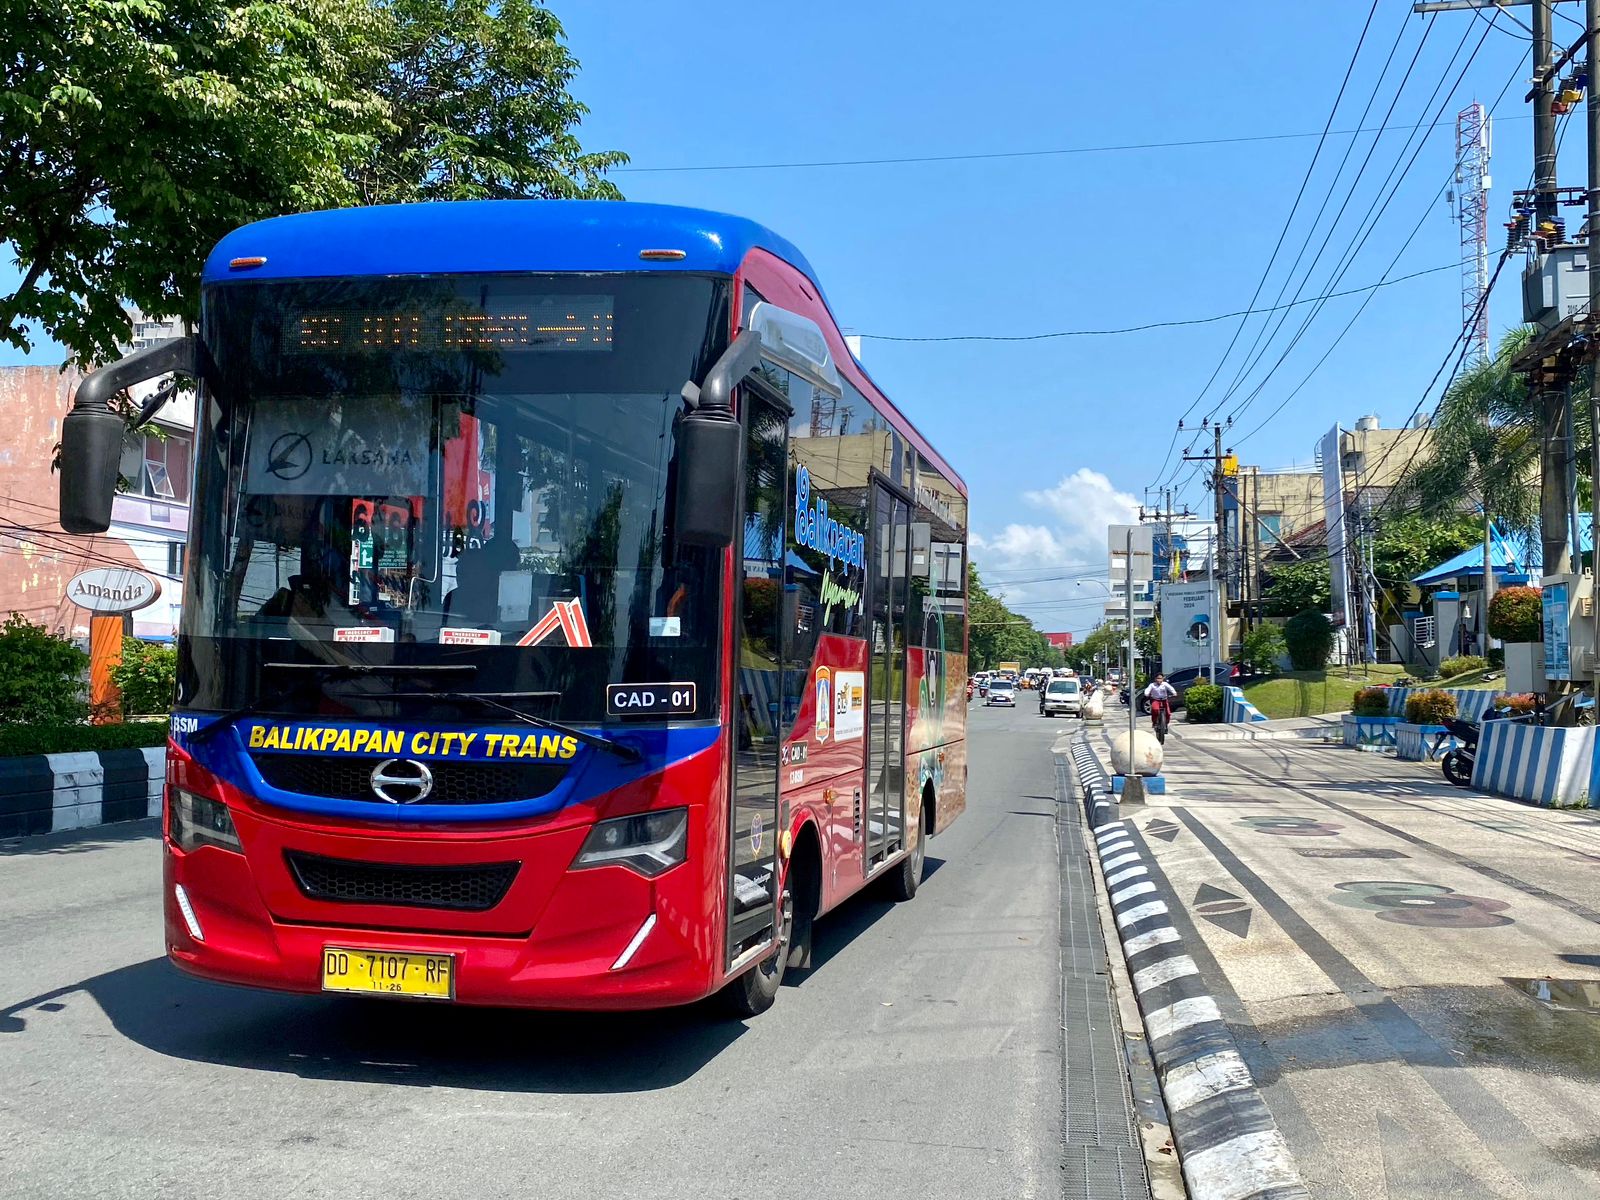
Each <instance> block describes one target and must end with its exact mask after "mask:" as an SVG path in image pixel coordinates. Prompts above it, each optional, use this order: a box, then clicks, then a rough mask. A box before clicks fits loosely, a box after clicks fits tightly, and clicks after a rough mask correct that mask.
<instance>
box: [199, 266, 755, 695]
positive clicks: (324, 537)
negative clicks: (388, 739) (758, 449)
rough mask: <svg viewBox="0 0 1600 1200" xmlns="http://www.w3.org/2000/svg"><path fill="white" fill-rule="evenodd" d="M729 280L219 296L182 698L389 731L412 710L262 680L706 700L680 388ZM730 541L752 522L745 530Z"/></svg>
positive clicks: (706, 648) (575, 279) (338, 288)
mask: <svg viewBox="0 0 1600 1200" xmlns="http://www.w3.org/2000/svg"><path fill="white" fill-rule="evenodd" d="M724 291H725V288H724V285H722V284H720V283H718V282H716V281H713V280H710V279H705V278H699V277H692V276H660V275H653V276H647V275H638V276H634V275H615V276H604V275H590V276H543V277H540V276H533V277H530V276H516V277H509V276H508V277H489V278H485V277H482V276H467V277H457V278H430V279H409V280H345V281H330V282H324V281H299V282H293V283H264V284H245V285H238V284H235V285H228V286H223V287H218V288H215V289H213V291H212V293H211V294H210V295H209V296H208V297H207V306H206V318H205V341H206V345H207V347H208V349H209V350H210V352H211V355H212V358H213V361H214V363H215V368H216V369H215V371H214V372H213V373H212V376H211V378H210V379H209V380H208V382H207V385H206V386H205V388H204V390H203V394H202V410H201V423H202V431H201V447H202V448H201V461H200V463H199V466H198V472H197V484H196V492H195V505H196V509H197V512H198V514H199V515H198V519H197V538H196V546H195V548H194V554H193V559H192V561H193V566H194V569H193V570H192V571H191V573H190V578H191V580H192V581H193V582H192V590H191V593H190V602H189V603H188V604H186V605H185V609H184V627H183V631H182V637H181V638H180V651H181V654H180V658H181V665H180V693H182V696H181V698H182V700H183V703H185V704H187V705H190V706H192V707H196V708H202V709H204V708H211V709H229V708H233V707H237V706H239V705H243V704H257V705H265V706H266V707H271V706H272V704H273V703H276V704H277V706H278V707H280V708H286V709H287V710H289V711H299V710H303V709H304V708H305V706H306V704H307V703H308V700H307V695H311V696H314V702H315V704H316V706H317V707H318V708H319V709H321V710H322V711H328V710H329V708H330V706H331V707H333V708H334V709H337V708H339V707H340V706H345V707H348V708H349V709H350V710H351V711H353V712H364V713H370V712H371V711H372V710H371V706H372V705H373V704H388V705H391V706H392V705H394V704H397V703H398V704H401V707H402V711H403V712H405V713H407V714H408V715H409V714H413V713H414V712H415V711H416V710H417V709H418V707H419V706H422V707H426V706H427V705H428V704H429V703H430V702H429V701H427V700H426V699H421V698H419V697H418V695H417V693H416V692H415V691H410V692H407V693H406V697H407V699H408V700H409V703H410V705H411V707H410V708H409V709H406V708H405V705H404V702H403V701H396V700H394V699H393V698H392V697H389V698H387V699H386V698H385V692H390V693H392V692H393V691H394V690H395V688H394V686H393V685H389V686H388V687H386V688H371V687H369V688H366V689H356V690H355V691H354V693H351V692H350V691H349V690H348V689H347V690H346V692H345V693H344V694H338V693H335V694H334V695H333V696H332V697H330V695H329V694H328V692H327V690H326V689H322V688H316V689H312V690H311V691H310V692H308V693H306V694H303V695H300V696H298V697H290V696H284V697H282V698H280V699H278V700H276V701H273V700H272V697H271V696H270V695H269V694H268V693H270V692H271V690H272V688H273V684H274V681H273V680H272V679H270V678H266V677H264V676H263V674H262V666H263V664H264V663H275V662H307V663H315V662H325V663H334V664H337V663H349V662H360V663H370V664H374V665H386V664H399V665H429V664H452V665H457V666H471V667H473V668H474V670H473V671H472V674H471V679H470V685H469V686H468V687H466V688H465V689H464V690H470V691H473V692H489V693H501V694H504V693H508V692H546V693H557V694H558V695H557V696H556V697H555V707H554V709H552V708H550V707H548V706H547V707H544V708H541V709H539V710H538V711H539V712H540V713H541V715H547V716H557V715H558V716H563V717H567V718H569V719H570V718H576V719H588V720H598V719H600V718H601V717H602V716H603V714H604V711H605V707H604V703H603V701H604V687H605V685H606V684H607V683H616V682H669V681H670V682H694V683H698V684H699V685H700V688H699V691H700V693H701V695H702V696H705V697H707V700H705V701H703V702H702V708H704V709H705V710H706V711H703V712H701V713H699V714H697V715H701V716H707V717H711V716H715V715H716V714H715V711H714V708H713V707H711V701H710V697H712V696H714V695H715V693H714V691H712V690H711V689H710V685H711V683H712V681H713V667H714V663H715V655H716V645H717V627H718V605H717V594H716V586H717V585H716V578H715V573H714V572H713V571H712V570H711V569H710V568H709V563H710V558H709V556H708V555H707V554H706V553H705V552H703V551H700V550H697V549H694V548H689V547H680V546H677V545H675V544H674V539H673V536H672V517H673V514H672V489H671V488H670V487H669V482H670V480H671V478H672V465H673V463H672V457H673V444H674V426H675V421H676V419H677V418H678V416H679V415H680V414H681V412H682V410H683V407H684V404H683V401H682V399H681V397H680V390H681V388H682V387H683V384H684V383H685V381H687V380H698V379H699V378H700V377H701V376H702V375H703V373H704V370H705V368H706V367H707V366H708V365H709V362H710V361H711V360H712V358H713V357H714V355H715V353H716V351H717V350H718V349H719V348H720V345H719V344H720V343H725V341H726V337H727V333H726V330H727V318H726V309H725V307H724V300H723V293H724ZM729 520H730V524H731V522H732V514H729Z"/></svg>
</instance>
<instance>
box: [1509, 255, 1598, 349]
mask: <svg viewBox="0 0 1600 1200" xmlns="http://www.w3.org/2000/svg"><path fill="white" fill-rule="evenodd" d="M1588 304H1589V250H1588V247H1586V246H1552V247H1551V248H1550V249H1549V250H1547V251H1545V252H1544V253H1542V254H1534V255H1532V256H1530V257H1529V259H1528V265H1527V266H1525V267H1524V268H1523V269H1522V319H1523V320H1524V321H1531V322H1533V323H1534V324H1536V325H1538V326H1539V327H1540V328H1541V329H1544V330H1546V331H1549V330H1551V329H1554V328H1555V327H1556V326H1557V325H1559V324H1561V322H1562V321H1564V320H1566V319H1567V318H1568V317H1572V316H1576V315H1577V314H1578V313H1580V312H1582V311H1583V310H1584V309H1585V308H1586V307H1587V306H1588Z"/></svg>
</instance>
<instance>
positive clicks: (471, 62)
mask: <svg viewBox="0 0 1600 1200" xmlns="http://www.w3.org/2000/svg"><path fill="white" fill-rule="evenodd" d="M378 3H379V5H380V8H381V9H382V11H384V12H385V13H386V14H387V15H388V16H389V18H390V19H391V21H392V24H393V31H392V33H391V35H390V37H389V42H388V54H387V55H386V60H385V61H384V62H382V63H380V64H378V65H377V67H376V69H375V70H370V71H369V73H368V74H367V76H366V77H365V79H364V80H363V82H364V84H365V86H366V87H368V88H370V89H371V90H372V91H373V92H375V93H376V94H377V95H379V96H381V97H382V99H383V101H384V104H385V106H386V109H387V114H388V127H387V128H386V129H384V130H383V132H382V133H381V134H380V135H379V136H378V139H377V142H376V144H375V145H374V147H373V150H372V153H371V154H370V155H369V156H367V157H366V158H365V159H364V160H362V161H361V162H359V163H358V164H357V165H356V166H355V167H354V169H353V170H352V172H351V174H352V176H353V178H354V180H355V182H356V185H357V187H358V188H359V189H360V192H361V197H362V200H363V201H364V202H365V203H368V204H393V203H396V202H400V201H406V200H481V199H496V198H501V199H503V198H521V197H530V196H543V197H558V198H565V199H601V200H620V199H622V193H621V192H619V191H618V190H617V188H616V185H614V184H613V183H611V182H610V181H609V180H607V179H606V178H605V172H606V170H607V169H609V168H611V167H614V166H618V165H620V164H622V163H625V162H627V161H628V159H627V155H625V154H621V153H618V152H616V151H605V152H601V153H585V152H584V151H583V149H582V147H581V146H580V145H579V144H578V139H577V136H576V135H575V134H574V132H573V130H574V129H575V128H576V127H577V125H578V123H579V122H580V120H581V119H582V118H583V116H584V114H585V113H587V112H588V109H587V108H585V107H584V106H583V105H582V104H580V103H579V102H578V101H577V100H575V99H573V97H572V96H571V94H570V93H569V92H568V91H567V87H568V85H569V84H570V83H571V82H572V79H573V76H574V75H576V74H577V70H578V61H577V59H575V58H574V57H573V56H572V53H571V51H569V50H568V49H567V47H566V44H565V43H564V42H563V40H562V39H563V36H564V35H563V31H562V28H561V23H560V22H559V21H558V20H556V17H555V15H554V14H553V13H551V12H550V11H549V10H548V9H545V8H543V7H541V6H540V5H539V4H537V3H534V2H533V0H378Z"/></svg>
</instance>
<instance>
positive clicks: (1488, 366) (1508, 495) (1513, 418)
mask: <svg viewBox="0 0 1600 1200" xmlns="http://www.w3.org/2000/svg"><path fill="white" fill-rule="evenodd" d="M1532 336H1533V331H1532V329H1531V328H1529V327H1527V326H1523V327H1520V328H1517V329H1513V330H1511V331H1510V332H1508V333H1507V334H1506V335H1505V336H1504V337H1503V338H1501V339H1500V345H1499V347H1498V348H1497V349H1496V350H1495V353H1494V357H1492V358H1487V359H1483V360H1481V361H1479V362H1477V363H1474V364H1473V365H1472V366H1470V367H1468V368H1466V370H1464V371H1463V372H1462V373H1461V374H1460V375H1458V376H1457V377H1456V379H1455V381H1454V382H1453V383H1451V385H1450V386H1449V387H1448V388H1446V389H1445V393H1444V396H1443V397H1442V398H1441V399H1440V401H1439V409H1438V412H1437V413H1436V414H1435V415H1434V419H1433V425H1432V429H1433V436H1432V438H1431V439H1430V440H1429V443H1428V457H1427V458H1426V459H1425V460H1424V461H1423V463H1422V465H1421V466H1420V467H1419V468H1418V470H1417V472H1416V474H1415V476H1414V477H1413V479H1412V481H1411V484H1410V485H1409V490H1410V491H1411V493H1412V494H1413V496H1414V498H1415V499H1416V500H1417V502H1418V503H1419V505H1420V506H1421V508H1422V510H1423V511H1424V512H1426V513H1432V514H1440V513H1444V514H1454V513H1460V512H1462V511H1463V510H1470V509H1472V508H1481V509H1482V510H1483V511H1485V512H1487V513H1488V515H1489V516H1490V517H1491V518H1493V520H1494V521H1495V522H1496V524H1498V525H1499V527H1500V528H1501V530H1502V531H1504V532H1507V533H1512V534H1528V533H1532V532H1533V531H1534V530H1536V529H1537V528H1538V524H1539V437H1540V429H1541V423H1542V413H1541V411H1540V403H1539V398H1538V397H1537V396H1536V395H1534V394H1532V393H1531V392H1530V391H1529V389H1528V385H1527V380H1526V378H1525V377H1524V376H1523V375H1521V374H1519V373H1518V372H1516V371H1515V370H1513V368H1512V363H1513V361H1514V360H1515V359H1516V357H1517V355H1518V354H1520V353H1521V352H1522V351H1523V350H1524V349H1526V348H1527V346H1528V343H1529V341H1530V340H1531V339H1532ZM1577 407H1580V408H1581V407H1582V406H1577ZM1476 540H1478V541H1480V542H1481V541H1482V540H1483V530H1482V527H1481V526H1479V528H1478V531H1477V539H1476ZM1428 565H1431V564H1428ZM1419 569H1420V568H1419Z"/></svg>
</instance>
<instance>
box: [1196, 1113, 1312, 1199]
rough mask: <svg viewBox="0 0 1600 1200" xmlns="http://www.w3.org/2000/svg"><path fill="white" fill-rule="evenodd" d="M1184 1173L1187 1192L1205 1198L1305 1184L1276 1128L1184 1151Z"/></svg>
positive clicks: (1240, 1197) (1241, 1194) (1302, 1185)
mask: <svg viewBox="0 0 1600 1200" xmlns="http://www.w3.org/2000/svg"><path fill="white" fill-rule="evenodd" d="M1183 1174H1184V1177H1185V1178H1186V1179H1187V1180H1188V1181H1189V1194H1190V1195H1191V1196H1205V1197H1207V1200H1243V1198H1244V1197H1246V1196H1256V1195H1259V1194H1260V1193H1262V1192H1269V1191H1271V1190H1272V1189H1274V1188H1304V1186H1305V1185H1304V1184H1303V1183H1302V1182H1301V1181H1300V1172H1299V1171H1297V1170H1295V1165H1294V1157H1293V1156H1292V1155H1291V1154H1290V1153H1289V1147H1288V1146H1286V1145H1285V1144H1284V1141H1283V1135H1282V1134H1281V1133H1279V1132H1278V1131H1277V1130H1276V1129H1264V1130H1262V1131H1261V1132H1259V1133H1244V1134H1240V1135H1239V1136H1238V1137H1236V1138H1230V1139H1229V1140H1228V1141H1226V1142H1223V1143H1222V1145H1220V1146H1212V1147H1211V1148H1210V1149H1208V1150H1200V1151H1197V1152H1196V1153H1194V1154H1186V1155H1185V1156H1184V1159H1183Z"/></svg>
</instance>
